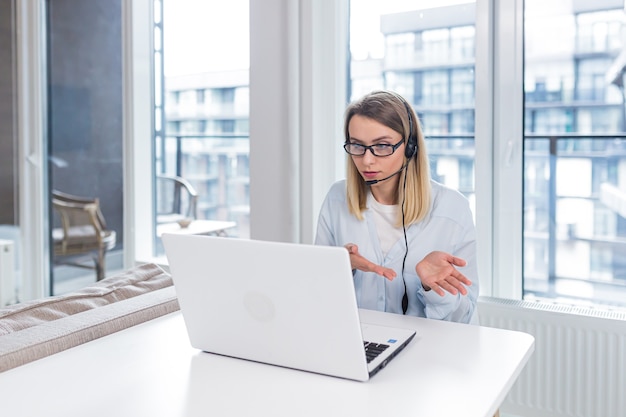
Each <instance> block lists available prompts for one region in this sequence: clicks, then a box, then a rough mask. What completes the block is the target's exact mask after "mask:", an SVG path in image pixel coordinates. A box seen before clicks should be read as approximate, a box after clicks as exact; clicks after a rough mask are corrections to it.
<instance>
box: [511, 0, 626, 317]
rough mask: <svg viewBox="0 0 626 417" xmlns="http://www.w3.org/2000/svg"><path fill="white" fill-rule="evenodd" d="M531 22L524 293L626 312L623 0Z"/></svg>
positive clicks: (535, 5)
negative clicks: (548, 32) (549, 33)
mask: <svg viewBox="0 0 626 417" xmlns="http://www.w3.org/2000/svg"><path fill="white" fill-rule="evenodd" d="M525 16H526V18H525V22H524V25H525V26H524V32H525V45H526V46H525V51H524V56H525V63H524V71H525V76H524V79H525V85H524V90H525V91H524V93H525V98H526V103H525V115H524V117H525V123H524V125H525V134H524V138H525V139H524V242H523V246H524V264H523V268H524V271H523V272H524V273H523V277H524V283H523V286H524V297H525V298H528V299H558V300H562V301H565V302H572V303H577V304H580V303H583V304H586V303H595V304H606V305H613V306H621V307H624V306H626V302H625V301H624V300H625V299H626V297H625V296H626V210H625V209H624V207H626V133H625V131H626V129H625V124H624V122H625V119H624V114H625V113H624V111H625V105H624V95H623V94H624V90H623V88H624V87H623V86H624V82H623V81H624V76H623V75H624V65H625V64H626V62H624V56H626V55H625V54H626V52H624V51H626V43H625V38H624V36H623V35H622V33H624V30H625V29H626V26H625V25H624V23H623V22H624V4H623V1H611V0H602V1H595V0H588V1H586V2H585V1H580V2H572V3H569V2H568V3H567V4H566V5H562V7H560V8H556V7H555V8H552V9H546V8H545V7H544V2H540V1H537V0H527V1H526V3H525ZM546 28H550V30H551V33H552V32H554V33H555V34H558V36H555V37H554V38H553V37H551V36H545V31H546V30H547V29H546ZM555 68H556V69H555Z"/></svg>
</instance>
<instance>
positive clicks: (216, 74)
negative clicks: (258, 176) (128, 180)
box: [155, 0, 250, 255]
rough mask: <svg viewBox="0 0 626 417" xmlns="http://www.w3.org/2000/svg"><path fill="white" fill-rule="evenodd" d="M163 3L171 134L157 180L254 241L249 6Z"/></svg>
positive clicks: (161, 146)
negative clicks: (183, 187) (172, 178)
mask: <svg viewBox="0 0 626 417" xmlns="http://www.w3.org/2000/svg"><path fill="white" fill-rule="evenodd" d="M162 2H163V3H162V4H163V13H162V15H163V80H162V81H163V86H164V97H165V103H164V109H165V110H164V119H165V123H164V125H165V132H164V133H163V141H162V143H159V139H158V137H157V143H156V149H157V152H156V155H155V158H156V159H155V166H156V167H157V174H168V175H176V176H180V177H183V178H185V179H186V180H188V181H189V182H190V183H191V184H192V186H193V187H194V189H195V190H196V192H197V193H198V210H197V217H196V218H197V219H206V220H227V221H234V222H236V223H237V226H236V228H234V229H229V230H228V234H229V235H230V236H234V237H244V238H245V237H249V234H250V227H249V222H250V221H249V217H250V202H249V201H250V199H249V189H248V184H249V170H248V166H249V162H248V160H249V123H248V114H249V86H248V85H249V81H248V80H249V76H248V69H249V48H250V47H249V36H248V34H249V24H248V21H249V19H248V7H249V5H248V0H235V1H229V2H226V3H224V2H209V1H205V0H162ZM157 3H158V2H157ZM199 45H201V48H199V47H198V46H199ZM156 198H157V199H160V198H165V197H164V196H159V193H158V192H157V196H156ZM159 250H160V249H157V251H159ZM159 254H160V253H157V254H156V255H159Z"/></svg>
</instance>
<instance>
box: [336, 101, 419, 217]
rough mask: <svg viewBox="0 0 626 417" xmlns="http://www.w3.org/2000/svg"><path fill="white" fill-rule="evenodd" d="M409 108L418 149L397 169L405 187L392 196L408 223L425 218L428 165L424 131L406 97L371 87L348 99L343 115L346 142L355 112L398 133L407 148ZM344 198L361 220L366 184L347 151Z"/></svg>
mask: <svg viewBox="0 0 626 417" xmlns="http://www.w3.org/2000/svg"><path fill="white" fill-rule="evenodd" d="M409 112H410V119H411V122H412V124H413V135H414V136H415V137H416V138H417V150H416V153H415V155H414V156H413V158H411V159H413V161H407V160H406V156H405V164H408V165H407V168H406V169H405V170H403V171H402V172H401V173H400V182H399V183H400V184H402V183H403V182H404V181H405V176H406V187H398V190H397V192H396V196H395V202H396V204H404V224H406V225H410V224H412V223H417V222H419V221H420V220H422V219H424V217H426V215H427V214H428V211H429V210H430V199H431V196H430V194H431V193H430V167H429V164H428V154H427V152H426V143H425V141H424V134H423V132H422V127H421V125H420V122H419V119H418V118H417V114H416V113H415V111H414V110H413V108H412V107H411V106H410V105H409V104H408V103H407V101H406V100H405V99H404V98H402V97H401V96H400V95H398V94H396V93H394V92H391V91H373V92H371V93H369V94H367V95H365V96H363V97H361V98H360V99H358V100H356V101H354V102H352V103H350V105H349V106H348V107H347V109H346V112H345V117H344V135H345V142H346V143H348V142H349V141H350V132H349V131H348V126H349V125H350V120H351V119H352V117H353V116H355V115H360V116H363V117H367V118H368V119H372V120H375V121H377V122H378V123H381V124H383V125H385V126H387V127H389V128H390V129H393V130H395V131H396V132H398V133H400V134H401V135H402V137H403V138H404V145H405V149H406V145H407V142H408V140H409V132H410V130H411V129H410V127H409ZM346 166H347V175H346V182H347V187H346V190H347V199H348V210H349V211H350V213H352V214H354V215H355V216H356V217H357V218H358V219H359V220H363V210H365V209H366V208H367V206H366V200H367V194H368V191H369V185H367V184H366V183H365V180H363V177H362V176H361V174H360V172H359V170H358V169H357V168H356V166H355V165H354V162H353V161H352V158H351V157H350V155H348V156H347V163H346ZM402 220H403V219H402V210H398V220H397V225H398V226H401V225H402Z"/></svg>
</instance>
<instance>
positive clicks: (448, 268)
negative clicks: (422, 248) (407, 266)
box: [415, 251, 472, 297]
mask: <svg viewBox="0 0 626 417" xmlns="http://www.w3.org/2000/svg"><path fill="white" fill-rule="evenodd" d="M465 264H466V262H465V261H464V260H463V259H461V258H457V257H456V256H452V255H450V254H449V253H445V252H439V251H435V252H431V253H429V254H428V255H426V257H425V258H424V259H422V260H421V261H420V262H419V263H418V264H417V265H416V266H415V271H416V272H417V275H418V276H419V277H420V279H421V280H422V286H423V287H424V289H425V290H426V291H428V290H431V289H432V290H433V291H435V292H436V293H437V294H439V295H440V296H442V297H443V296H444V294H445V293H444V290H445V291H448V292H449V293H450V294H452V295H457V294H458V293H459V292H460V293H461V294H463V295H466V294H467V288H465V285H472V281H470V280H469V279H467V277H466V276H465V275H463V274H462V273H460V272H459V271H458V270H457V269H456V268H455V266H465ZM463 284H465V285H463Z"/></svg>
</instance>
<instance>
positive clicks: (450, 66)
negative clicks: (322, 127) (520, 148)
mask: <svg viewBox="0 0 626 417" xmlns="http://www.w3.org/2000/svg"><path fill="white" fill-rule="evenodd" d="M474 24H475V2H472V1H467V0H465V1H463V0H460V1H459V0H456V1H455V0H451V1H419V2H416V1H399V0H398V1H384V2H372V1H366V0H351V2H350V53H351V73H350V80H351V84H350V86H351V95H350V96H351V100H354V99H356V98H358V97H361V96H362V95H364V94H366V93H368V92H370V91H372V90H375V89H381V88H382V89H389V90H393V91H395V92H397V93H399V94H401V95H402V96H403V97H404V98H405V99H406V100H407V101H409V103H411V105H413V107H414V108H415V110H416V112H417V114H418V115H419V117H420V121H421V123H422V127H423V129H424V133H425V135H426V143H427V145H428V152H429V157H430V159H431V171H432V172H431V173H432V177H433V179H435V180H436V181H439V182H441V183H444V184H446V185H448V186H450V187H453V188H456V189H458V190H459V191H461V192H462V193H463V194H464V195H465V196H467V197H468V198H469V199H470V202H471V203H472V206H473V205H474V201H475V195H474V194H475V192H474V153H475V147H474V94H475V92H474V50H475V40H474V35H475V29H474Z"/></svg>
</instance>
